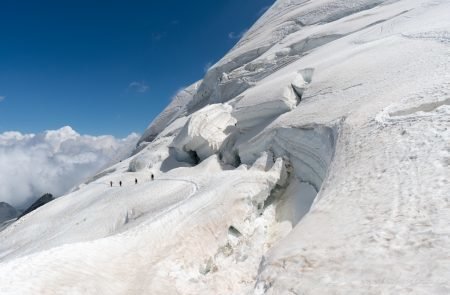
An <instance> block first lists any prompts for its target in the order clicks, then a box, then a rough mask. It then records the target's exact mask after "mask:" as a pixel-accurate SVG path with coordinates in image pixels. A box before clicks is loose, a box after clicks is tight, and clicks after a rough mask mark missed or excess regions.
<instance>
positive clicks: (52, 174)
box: [0, 126, 139, 208]
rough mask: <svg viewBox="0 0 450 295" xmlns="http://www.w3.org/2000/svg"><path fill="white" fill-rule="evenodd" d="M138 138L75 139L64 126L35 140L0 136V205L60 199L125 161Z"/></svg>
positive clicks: (9, 134) (31, 136) (15, 134)
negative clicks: (49, 197) (46, 197)
mask: <svg viewBox="0 0 450 295" xmlns="http://www.w3.org/2000/svg"><path fill="white" fill-rule="evenodd" d="M138 139H139V136H138V135H137V134H135V133H132V134H130V135H129V136H128V137H126V138H123V139H117V138H115V137H113V136H110V135H103V136H89V135H80V134H78V133H77V132H75V131H74V130H73V129H72V128H70V127H68V126H66V127H63V128H61V129H58V130H51V131H45V132H43V133H40V134H22V133H20V132H4V133H0V179H1V180H2V181H1V185H0V202H1V201H3V202H7V203H9V204H11V205H13V206H15V207H17V208H24V207H26V206H28V205H30V204H31V203H32V202H33V201H35V200H36V198H38V197H40V196H41V195H42V194H44V193H46V192H49V193H52V194H54V195H56V196H59V195H62V194H64V193H65V192H67V191H68V190H69V189H71V188H72V187H73V186H75V185H77V184H79V183H81V182H83V181H84V180H86V178H88V177H89V176H92V175H93V174H95V173H96V172H98V171H99V170H101V169H103V168H106V167H107V166H109V165H110V164H112V163H115V162H117V161H119V160H120V159H122V158H125V157H127V156H128V155H129V154H130V153H131V151H132V150H133V149H134V147H135V145H136V142H137V140H138Z"/></svg>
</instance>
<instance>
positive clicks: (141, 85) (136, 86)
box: [128, 81, 149, 93]
mask: <svg viewBox="0 0 450 295" xmlns="http://www.w3.org/2000/svg"><path fill="white" fill-rule="evenodd" d="M128 88H129V89H131V90H134V91H136V92H139V93H145V92H147V90H148V89H149V86H148V85H147V84H146V83H145V82H137V81H133V82H131V83H130V85H128Z"/></svg>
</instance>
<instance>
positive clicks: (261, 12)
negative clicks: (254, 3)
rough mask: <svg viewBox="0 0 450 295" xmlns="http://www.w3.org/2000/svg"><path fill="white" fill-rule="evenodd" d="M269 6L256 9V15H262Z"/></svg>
mask: <svg viewBox="0 0 450 295" xmlns="http://www.w3.org/2000/svg"><path fill="white" fill-rule="evenodd" d="M269 8H270V6H264V7H262V8H261V9H260V10H259V11H258V15H259V16H260V15H263V14H264V13H265V12H266V11H267V10H269Z"/></svg>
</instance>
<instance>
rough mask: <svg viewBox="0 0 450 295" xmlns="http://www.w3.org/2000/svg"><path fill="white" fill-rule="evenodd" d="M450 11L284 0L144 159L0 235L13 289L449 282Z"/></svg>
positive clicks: (108, 172) (433, 4)
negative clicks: (136, 182) (120, 184)
mask: <svg viewBox="0 0 450 295" xmlns="http://www.w3.org/2000/svg"><path fill="white" fill-rule="evenodd" d="M449 14H450V2H448V1H446V0H432V1H430V0H355V1H345V0H316V1H309V0H278V1H276V2H275V4H274V5H273V6H272V7H271V8H270V9H269V10H268V11H266V12H265V13H264V15H263V16H262V17H261V18H260V19H259V20H258V21H257V22H256V23H255V24H254V25H253V27H252V28H250V29H249V30H248V31H247V32H246V34H245V35H244V36H243V37H242V39H241V40H240V41H239V42H238V43H237V44H236V46H235V47H234V48H232V50H231V51H230V52H229V53H227V54H226V55H225V56H224V57H223V58H222V59H221V60H220V61H218V62H217V63H216V64H215V65H213V66H212V67H211V68H210V69H209V70H208V72H207V73H206V74H205V77H204V78H203V79H202V80H200V81H197V82H196V83H194V84H192V85H191V86H189V87H187V88H186V89H184V90H182V91H180V92H179V93H178V94H177V95H176V96H175V97H174V98H173V100H172V102H171V103H170V104H169V105H168V106H167V108H166V109H165V110H164V111H163V112H162V113H161V114H160V115H159V116H158V117H157V118H155V119H154V120H153V121H152V123H151V124H150V125H149V127H148V128H147V129H146V131H145V132H144V133H143V136H142V137H141V139H140V140H139V143H138V146H137V148H136V150H135V152H134V153H133V155H132V156H131V157H129V158H128V159H125V160H123V161H121V162H119V163H116V164H115V165H112V166H111V167H108V168H107V169H105V170H104V171H102V172H100V173H99V174H97V175H95V176H93V177H92V178H91V179H89V180H88V181H86V182H84V183H82V184H80V185H78V186H77V187H76V188H74V189H73V190H72V191H71V192H70V193H69V194H66V195H64V196H62V197H59V198H57V199H56V200H55V201H52V202H50V203H48V204H46V205H45V206H42V207H40V208H39V209H37V210H35V211H33V212H32V213H30V214H28V215H26V216H24V217H23V218H21V219H20V220H17V221H15V222H13V223H11V224H9V225H8V226H7V227H6V228H4V229H3V230H1V231H0V293H1V294H91V293H99V294H448V293H450V283H449V280H448V277H449V276H450V256H449V249H450V194H449V192H450V181H449V180H450V169H449V165H450V82H449V81H450V18H449V17H448V15H449ZM152 176H154V179H153V180H152ZM135 179H138V184H135V183H134V180H135ZM119 181H122V186H119V185H118V183H119ZM110 182H112V186H111V185H110Z"/></svg>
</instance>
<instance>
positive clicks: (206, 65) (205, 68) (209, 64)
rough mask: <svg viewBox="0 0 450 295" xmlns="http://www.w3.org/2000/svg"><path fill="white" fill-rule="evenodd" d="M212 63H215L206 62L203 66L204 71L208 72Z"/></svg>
mask: <svg viewBox="0 0 450 295" xmlns="http://www.w3.org/2000/svg"><path fill="white" fill-rule="evenodd" d="M212 65H213V63H212V62H210V61H209V62H207V63H206V64H205V66H204V67H203V71H204V72H205V73H206V72H208V70H209V69H210V68H211V67H212Z"/></svg>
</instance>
